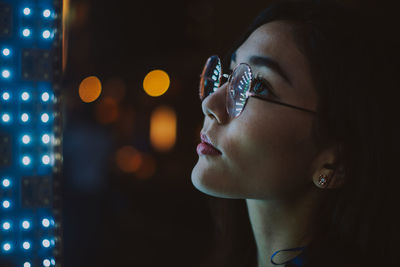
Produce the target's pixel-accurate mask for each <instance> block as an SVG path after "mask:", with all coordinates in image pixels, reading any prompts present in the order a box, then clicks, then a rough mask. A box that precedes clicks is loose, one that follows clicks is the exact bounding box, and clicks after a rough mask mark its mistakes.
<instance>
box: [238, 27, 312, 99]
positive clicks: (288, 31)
mask: <svg viewBox="0 0 400 267" xmlns="http://www.w3.org/2000/svg"><path fill="white" fill-rule="evenodd" d="M292 27H293V26H292V24H291V22H289V21H283V20H278V21H272V22H269V23H266V24H264V25H262V26H260V27H259V28H257V29H256V30H255V31H254V32H253V33H252V34H251V35H250V36H249V37H248V38H247V39H246V41H245V42H244V43H243V44H242V45H241V46H240V47H239V48H238V49H237V50H236V60H235V63H236V64H239V63H242V62H246V63H248V62H249V59H250V57H251V56H267V57H270V58H272V59H274V60H275V61H277V62H278V63H279V65H280V66H281V67H282V69H284V70H285V72H286V73H287V75H288V76H289V78H290V79H291V81H292V83H293V87H296V89H297V90H296V91H298V92H299V93H300V92H302V91H303V93H306V92H309V90H310V88H313V83H312V78H311V72H310V68H309V63H308V60H307V58H306V57H305V56H304V54H303V53H302V52H301V51H300V50H299V48H298V46H297V44H296V42H295V40H294V37H293V33H292ZM231 63H233V62H231ZM231 67H233V66H232V65H231Z"/></svg>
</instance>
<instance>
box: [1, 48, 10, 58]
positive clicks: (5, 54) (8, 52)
mask: <svg viewBox="0 0 400 267" xmlns="http://www.w3.org/2000/svg"><path fill="white" fill-rule="evenodd" d="M2 53H3V55H4V56H6V57H7V56H9V55H10V53H11V51H10V49H8V48H4V49H3V51H2Z"/></svg>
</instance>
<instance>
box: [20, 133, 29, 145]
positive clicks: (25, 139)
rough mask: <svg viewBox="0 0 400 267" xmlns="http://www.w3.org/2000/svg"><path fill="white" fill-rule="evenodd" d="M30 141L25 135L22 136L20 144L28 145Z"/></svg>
mask: <svg viewBox="0 0 400 267" xmlns="http://www.w3.org/2000/svg"><path fill="white" fill-rule="evenodd" d="M30 141H31V137H30V136H29V135H27V134H25V135H24V136H22V143H24V144H29V142H30Z"/></svg>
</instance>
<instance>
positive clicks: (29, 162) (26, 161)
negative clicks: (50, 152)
mask: <svg viewBox="0 0 400 267" xmlns="http://www.w3.org/2000/svg"><path fill="white" fill-rule="evenodd" d="M22 164H24V165H25V166H27V165H29V164H31V158H30V157H28V156H24V157H22Z"/></svg>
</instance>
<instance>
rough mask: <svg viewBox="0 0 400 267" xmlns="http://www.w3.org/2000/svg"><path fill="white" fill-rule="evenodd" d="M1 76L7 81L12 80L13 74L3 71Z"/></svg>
mask: <svg viewBox="0 0 400 267" xmlns="http://www.w3.org/2000/svg"><path fill="white" fill-rule="evenodd" d="M1 76H3V78H5V79H8V78H10V76H11V73H10V71H9V70H3V71H2V72H1Z"/></svg>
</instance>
